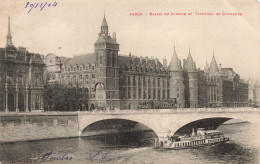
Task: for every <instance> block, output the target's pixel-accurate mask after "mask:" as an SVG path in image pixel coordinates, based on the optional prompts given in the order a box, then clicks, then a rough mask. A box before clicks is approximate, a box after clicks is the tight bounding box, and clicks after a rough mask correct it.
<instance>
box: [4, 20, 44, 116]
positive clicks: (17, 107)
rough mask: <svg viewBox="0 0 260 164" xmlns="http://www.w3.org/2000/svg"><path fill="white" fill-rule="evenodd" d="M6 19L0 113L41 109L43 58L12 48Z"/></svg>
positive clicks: (21, 48) (22, 49)
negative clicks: (6, 28) (6, 29)
mask: <svg viewBox="0 0 260 164" xmlns="http://www.w3.org/2000/svg"><path fill="white" fill-rule="evenodd" d="M8 20H9V21H8V33H7V38H6V46H5V47H4V48H0V72H1V73H0V110H1V111H17V112H18V111H32V110H43V106H44V105H43V103H44V101H43V96H44V95H43V94H44V83H43V71H44V70H43V69H44V62H43V61H42V58H41V57H42V56H41V55H40V54H35V53H30V52H28V51H27V50H26V48H23V47H18V48H16V47H15V46H14V45H13V43H12V36H11V29H10V18H9V19H8Z"/></svg>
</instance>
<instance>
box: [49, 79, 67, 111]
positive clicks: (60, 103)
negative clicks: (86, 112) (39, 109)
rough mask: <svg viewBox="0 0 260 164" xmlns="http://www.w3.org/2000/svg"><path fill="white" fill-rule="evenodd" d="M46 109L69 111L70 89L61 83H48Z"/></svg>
mask: <svg viewBox="0 0 260 164" xmlns="http://www.w3.org/2000/svg"><path fill="white" fill-rule="evenodd" d="M44 100H45V110H46V111H68V110H69V107H70V93H69V90H68V89H67V88H66V87H65V86H64V85H61V84H48V85H47V86H46V92H45V95H44Z"/></svg>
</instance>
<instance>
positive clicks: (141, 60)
mask: <svg viewBox="0 0 260 164" xmlns="http://www.w3.org/2000/svg"><path fill="white" fill-rule="evenodd" d="M140 63H141V64H142V63H143V57H142V56H141V57H140Z"/></svg>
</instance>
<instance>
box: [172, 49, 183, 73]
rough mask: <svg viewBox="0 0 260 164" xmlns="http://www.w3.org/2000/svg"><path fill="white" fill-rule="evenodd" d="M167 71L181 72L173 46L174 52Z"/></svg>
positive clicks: (179, 62)
mask: <svg viewBox="0 0 260 164" xmlns="http://www.w3.org/2000/svg"><path fill="white" fill-rule="evenodd" d="M169 69H170V71H178V70H181V69H182V68H181V61H180V60H179V58H178V56H177V53H176V51H175V46H174V52H173V55H172V59H171V62H170V64H169Z"/></svg>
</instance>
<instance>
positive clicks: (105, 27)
mask: <svg viewBox="0 0 260 164" xmlns="http://www.w3.org/2000/svg"><path fill="white" fill-rule="evenodd" d="M101 34H105V35H107V34H108V25H107V20H106V16H105V14H104V18H103V21H102V24H101Z"/></svg>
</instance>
